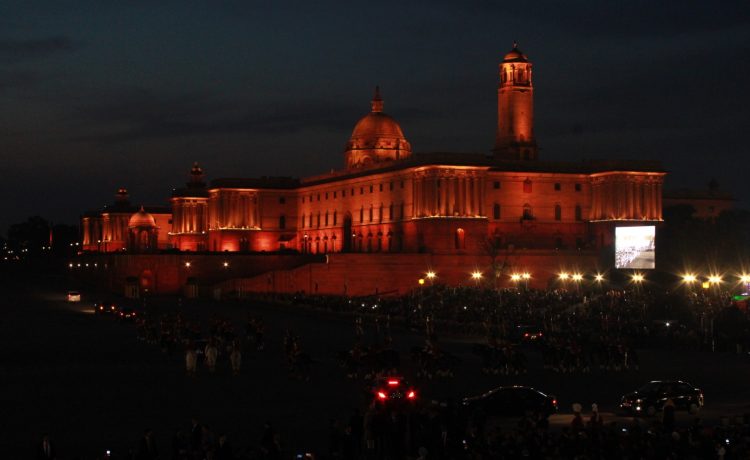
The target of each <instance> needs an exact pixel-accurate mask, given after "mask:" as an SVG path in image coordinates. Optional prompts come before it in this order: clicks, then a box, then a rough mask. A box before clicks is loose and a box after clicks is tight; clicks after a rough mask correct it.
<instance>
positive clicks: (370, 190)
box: [370, 185, 372, 193]
mask: <svg viewBox="0 0 750 460" xmlns="http://www.w3.org/2000/svg"><path fill="white" fill-rule="evenodd" d="M370 193H372V185H371V186H370Z"/></svg>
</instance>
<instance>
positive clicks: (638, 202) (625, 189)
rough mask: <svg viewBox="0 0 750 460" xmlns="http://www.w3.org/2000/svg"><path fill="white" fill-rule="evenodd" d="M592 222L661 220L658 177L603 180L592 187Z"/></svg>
mask: <svg viewBox="0 0 750 460" xmlns="http://www.w3.org/2000/svg"><path fill="white" fill-rule="evenodd" d="M590 218H591V220H608V219H632V220H661V218H662V177H661V176H643V175H637V176H636V175H633V176H631V175H627V176H623V175H620V176H604V177H598V178H595V179H594V182H593V184H592V202H591V216H590Z"/></svg>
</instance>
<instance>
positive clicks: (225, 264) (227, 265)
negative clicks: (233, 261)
mask: <svg viewBox="0 0 750 460" xmlns="http://www.w3.org/2000/svg"><path fill="white" fill-rule="evenodd" d="M223 265H224V268H229V262H227V261H226V260H225V261H224V263H223Z"/></svg>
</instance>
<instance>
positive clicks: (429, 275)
mask: <svg viewBox="0 0 750 460" xmlns="http://www.w3.org/2000/svg"><path fill="white" fill-rule="evenodd" d="M425 276H426V277H427V279H428V280H430V286H432V283H434V282H435V278H436V277H437V275H436V274H435V272H433V271H432V270H430V271H428V272H427V273H426V274H425Z"/></svg>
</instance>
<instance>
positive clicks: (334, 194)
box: [333, 190, 338, 200]
mask: <svg viewBox="0 0 750 460" xmlns="http://www.w3.org/2000/svg"><path fill="white" fill-rule="evenodd" d="M337 193H338V192H336V191H335V190H334V192H333V199H334V200H335V199H336V194H337Z"/></svg>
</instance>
